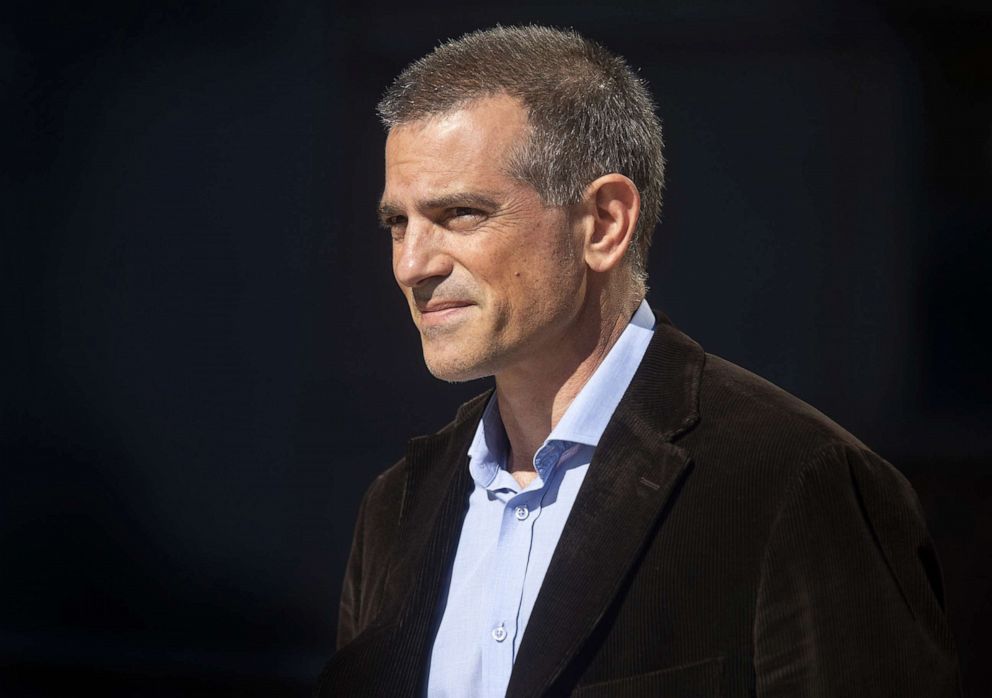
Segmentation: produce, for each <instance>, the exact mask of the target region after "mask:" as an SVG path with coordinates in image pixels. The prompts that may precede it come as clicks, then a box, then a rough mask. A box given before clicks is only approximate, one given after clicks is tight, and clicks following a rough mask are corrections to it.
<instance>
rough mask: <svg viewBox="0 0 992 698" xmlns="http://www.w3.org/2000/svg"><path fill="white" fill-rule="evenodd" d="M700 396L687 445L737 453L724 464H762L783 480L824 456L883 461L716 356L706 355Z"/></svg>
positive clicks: (806, 407) (811, 410)
mask: <svg viewBox="0 0 992 698" xmlns="http://www.w3.org/2000/svg"><path fill="white" fill-rule="evenodd" d="M699 391H700V397H699V422H698V424H697V427H696V429H694V430H693V432H692V433H690V434H689V435H687V441H688V442H689V443H691V444H693V445H694V446H695V447H696V448H697V449H701V450H704V451H706V452H708V453H711V454H717V455H730V454H736V456H735V457H734V458H726V459H724V460H725V461H726V462H728V463H737V464H743V463H755V462H760V463H761V464H762V465H763V467H765V468H768V469H770V470H771V471H774V472H776V474H778V475H782V474H784V473H783V472H782V471H783V469H786V470H794V469H796V468H800V467H801V466H802V465H803V464H805V463H808V462H810V461H812V460H814V459H817V458H818V457H819V456H821V455H822V454H823V453H824V452H833V453H842V452H847V453H856V454H859V455H860V456H861V457H863V458H868V459H869V460H872V461H876V460H877V461H882V459H881V458H879V457H878V456H877V455H876V454H875V453H873V452H872V451H871V449H870V448H868V446H866V445H865V444H864V443H862V442H861V440H859V439H858V438H857V437H855V436H854V435H853V434H851V433H850V432H849V431H847V430H846V429H844V428H843V427H842V426H840V425H839V424H838V423H837V422H835V421H834V420H833V419H831V418H830V417H828V416H827V415H825V414H823V413H822V412H821V411H819V410H818V409H816V408H815V407H813V406H812V405H810V404H808V403H806V402H804V401H803V400H801V399H800V398H798V397H796V396H795V395H793V394H791V393H789V392H788V391H786V390H784V389H782V388H780V387H779V386H777V385H775V384H774V383H772V382H770V381H768V380H766V379H764V378H762V377H761V376H759V375H757V374H755V373H752V372H751V371H748V370H747V369H745V368H742V367H741V366H738V365H736V364H734V363H731V362H730V361H727V360H726V359H723V358H721V357H719V356H715V355H713V354H707V355H706V363H705V367H704V369H703V371H702V375H701V378H700V386H699ZM718 460H719V459H718ZM889 467H891V466H889ZM770 474H771V473H770Z"/></svg>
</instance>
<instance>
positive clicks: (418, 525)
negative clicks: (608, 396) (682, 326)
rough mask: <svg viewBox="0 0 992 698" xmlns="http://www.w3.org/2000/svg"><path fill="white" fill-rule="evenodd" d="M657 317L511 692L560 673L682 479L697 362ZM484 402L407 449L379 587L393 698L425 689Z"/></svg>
mask: <svg viewBox="0 0 992 698" xmlns="http://www.w3.org/2000/svg"><path fill="white" fill-rule="evenodd" d="M655 316H656V318H657V324H656V326H655V333H654V337H653V338H652V340H651V343H650V344H649V345H648V349H647V351H646V353H645V355H644V358H643V360H642V361H641V364H640V366H639V367H638V369H637V372H636V373H635V374H634V378H633V380H632V381H631V384H630V386H629V387H628V389H627V392H626V393H625V395H624V397H623V399H622V400H621V401H620V404H619V405H618V406H617V409H616V411H615V412H614V414H613V417H612V419H611V420H610V422H609V424H608V425H607V427H606V431H605V432H604V433H603V436H602V438H601V440H600V443H599V446H598V447H597V449H596V452H595V455H594V456H593V460H592V463H591V464H590V467H589V470H588V472H587V474H586V477H585V480H584V482H583V484H582V487H581V489H580V491H579V493H578V496H577V498H576V500H575V503H574V505H573V507H572V512H571V514H570V515H569V518H568V521H567V523H566V525H565V529H564V531H563V532H562V536H561V538H560V540H559V542H558V546H557V548H556V549H555V553H554V556H553V557H552V560H551V563H550V566H549V567H548V570H547V573H546V575H545V578H544V583H543V585H542V587H541V592H540V595H539V596H538V598H537V601H536V603H535V606H534V610H533V612H532V614H531V617H530V620H529V622H528V624H527V631H526V633H525V634H524V638H523V641H522V643H521V646H520V651H519V653H518V655H517V660H516V663H515V665H514V668H513V673H512V674H511V677H510V683H509V687H508V689H507V695H508V696H525V695H528V696H529V695H540V694H542V693H544V692H545V691H547V690H549V689H550V688H551V687H552V686H553V684H554V682H555V681H556V680H558V679H559V678H560V677H561V676H562V675H563V672H566V671H567V669H568V668H569V664H570V662H571V660H572V659H573V658H574V657H575V656H576V654H577V653H578V652H579V651H580V650H581V648H582V646H583V644H584V642H585V640H586V639H587V638H588V637H589V635H590V633H591V632H592V631H593V629H594V628H595V626H596V624H597V622H598V621H599V619H600V618H601V617H602V616H603V614H604V613H605V612H606V610H607V608H608V606H609V604H610V602H611V601H612V599H613V598H614V596H615V595H616V593H617V591H618V590H619V588H620V587H621V585H622V584H623V582H624V580H625V579H626V578H627V575H628V573H629V572H630V570H631V568H632V567H633V566H634V565H635V563H636V561H637V559H638V557H639V554H640V553H641V551H642V550H643V549H644V548H645V546H646V544H647V543H648V542H649V540H650V533H651V531H652V530H653V528H654V526H655V523H656V522H657V520H658V519H659V517H660V516H661V514H662V512H663V511H664V509H665V505H666V504H667V502H668V501H669V499H670V497H671V495H672V493H673V490H674V489H675V486H676V484H677V483H678V481H679V480H680V478H681V476H682V475H683V473H684V472H685V471H686V466H687V465H688V462H689V458H688V456H687V455H686V454H685V453H684V452H683V451H682V449H680V448H678V447H677V446H676V445H674V443H673V442H674V441H676V440H677V439H678V437H679V436H681V435H682V434H683V433H685V432H686V431H688V430H689V429H691V428H692V427H693V426H694V425H695V424H696V422H697V421H698V419H699V405H698V403H699V382H700V377H701V374H702V367H703V363H704V360H705V358H704V357H705V355H704V354H703V351H702V349H701V348H700V347H699V345H698V344H696V343H695V342H694V341H692V340H691V339H689V338H688V337H687V336H685V335H684V334H682V333H681V332H679V331H678V330H676V329H675V328H674V327H673V326H672V324H671V322H670V321H669V320H668V318H667V317H666V316H665V315H663V314H662V313H659V312H658V311H655ZM491 394H492V390H489V391H487V392H486V393H484V394H482V395H480V396H478V397H476V398H474V399H473V400H471V401H470V402H468V403H465V404H464V405H463V406H462V407H461V408H460V409H459V411H458V414H457V416H456V418H455V420H454V421H453V422H452V423H451V424H450V425H448V427H446V428H445V429H443V430H441V431H440V432H438V433H437V434H434V435H432V436H426V437H420V438H417V439H413V440H412V441H411V442H410V444H409V447H408V451H407V469H408V479H407V485H406V491H405V494H404V498H403V504H402V509H401V512H400V525H399V531H400V536H399V539H398V540H397V541H396V545H395V548H394V564H393V567H392V569H391V570H390V573H389V579H390V582H389V583H388V585H387V603H388V602H389V601H388V600H389V599H393V600H395V602H396V603H397V604H398V605H399V612H398V614H397V616H394V617H397V618H398V623H397V625H396V626H395V627H394V628H393V631H392V632H391V633H390V634H391V635H392V636H393V638H394V639H395V642H396V643H398V644H397V645H396V646H395V647H394V648H393V650H394V652H395V653H393V652H391V654H392V656H391V657H390V658H389V659H388V660H385V661H384V662H383V671H384V673H385V674H387V675H393V676H394V677H395V680H388V676H381V677H380V678H382V679H384V680H386V681H385V682H386V683H388V684H391V685H392V686H393V687H394V688H396V689H400V688H401V686H402V687H403V690H402V691H401V692H397V693H396V695H401V694H402V695H415V694H417V692H418V691H420V690H421V688H422V686H423V685H424V679H425V669H426V667H427V665H428V660H429V657H430V642H431V640H432V639H433V638H432V631H433V628H434V626H435V621H436V615H435V614H436V612H437V610H438V608H439V603H440V601H441V594H442V592H443V589H444V587H445V581H446V580H445V575H446V573H447V572H448V570H449V569H450V566H451V562H452V560H453V557H454V553H455V550H456V548H457V544H458V539H459V535H460V533H461V527H462V522H463V520H464V517H465V511H466V507H467V503H468V495H469V493H470V491H471V487H472V480H471V477H470V475H469V472H468V465H467V455H466V453H467V450H468V446H469V443H470V442H471V439H472V436H473V434H474V433H475V429H476V427H477V425H478V423H479V420H480V419H481V417H482V413H483V411H484V409H485V406H486V402H487V401H488V399H489V397H490V396H491ZM384 615H391V614H384ZM401 677H402V679H403V680H402V681H401ZM407 687H409V691H407V690H405V689H406V688H407Z"/></svg>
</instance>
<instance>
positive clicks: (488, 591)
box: [427, 301, 655, 698]
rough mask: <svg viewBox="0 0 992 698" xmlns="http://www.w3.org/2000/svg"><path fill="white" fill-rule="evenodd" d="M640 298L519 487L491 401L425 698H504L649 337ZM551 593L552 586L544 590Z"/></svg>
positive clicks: (475, 451)
mask: <svg viewBox="0 0 992 698" xmlns="http://www.w3.org/2000/svg"><path fill="white" fill-rule="evenodd" d="M654 323H655V319H654V315H653V314H652V312H651V308H650V307H648V304H647V302H646V301H641V305H640V306H639V307H638V309H637V312H636V313H634V317H633V318H632V319H631V321H630V323H629V324H628V325H627V328H626V329H625V330H624V331H623V333H622V334H621V335H620V338H619V339H618V340H617V342H616V344H614V345H613V347H612V348H611V349H610V351H609V353H608V354H607V355H606V358H604V359H603V361H602V362H601V363H600V365H599V366H598V367H597V368H596V371H595V372H594V373H593V375H592V377H591V378H590V379H589V380H588V381H587V382H586V384H585V385H584V386H583V387H582V390H581V391H579V394H578V395H577V396H576V397H575V400H573V401H572V404H571V405H569V407H568V409H567V410H566V411H565V414H564V415H563V416H562V418H561V420H560V421H559V422H558V424H557V426H555V428H554V429H553V430H552V432H551V434H549V435H548V438H547V439H546V440H545V441H544V443H543V444H542V445H541V447H540V448H539V449H538V450H537V453H536V454H534V469H535V470H536V471H537V477H536V478H534V480H533V481H532V482H531V483H530V484H529V485H528V486H527V487H526V488H524V489H521V488H520V486H519V485H518V484H517V481H516V480H514V479H513V476H512V475H511V474H510V473H509V472H508V471H507V470H506V456H507V451H508V447H509V444H508V442H507V437H506V431H505V430H504V429H503V422H502V420H501V419H500V414H499V405H498V403H497V400H496V397H495V395H494V396H493V398H492V399H491V400H490V401H489V405H488V406H487V407H486V411H485V412H484V414H483V416H482V420H481V421H480V422H479V426H478V428H477V429H476V433H475V439H474V440H473V441H472V445H471V446H470V447H469V451H468V455H469V470H470V472H471V474H472V479H473V480H474V481H475V487H474V489H473V491H472V493H471V495H470V496H469V504H468V512H467V513H466V515H465V523H464V524H463V526H462V532H461V537H460V539H459V542H458V550H457V551H456V553H455V560H454V563H453V565H452V569H451V576H450V581H449V584H448V589H447V597H446V599H445V601H443V602H442V603H444V609H443V613H442V615H441V620H440V624H439V626H438V630H437V634H436V635H435V639H434V645H433V648H432V650H431V663H430V670H429V673H428V680H427V694H428V696H429V697H430V698H442V697H443V698H466V697H468V696H472V697H473V698H502V697H503V696H504V695H505V694H506V686H507V684H508V683H509V680H510V672H511V671H512V669H513V662H514V661H515V660H516V656H517V651H518V650H519V649H520V641H521V639H522V638H523V635H524V630H526V628H527V620H528V619H529V618H530V613H531V611H532V610H533V608H534V601H535V600H536V599H537V595H538V592H540V590H541V583H542V582H543V581H544V574H545V572H546V571H547V569H548V564H549V563H550V562H551V556H552V555H553V554H554V551H555V546H557V545H558V539H559V538H560V537H561V532H562V529H563V528H564V526H565V520H566V519H567V518H568V514H569V512H570V511H571V509H572V504H573V503H574V502H575V496H576V494H578V491H579V487H580V486H581V485H582V480H583V479H584V478H585V474H586V470H588V468H589V462H590V461H591V460H592V455H593V452H594V451H595V449H596V446H597V444H599V439H600V437H601V436H602V435H603V431H604V430H605V429H606V424H607V423H608V422H609V421H610V417H612V416H613V411H614V410H615V409H616V406H617V404H618V403H619V402H620V398H621V397H622V396H623V394H624V392H625V391H626V390H627V386H628V385H629V384H630V380H631V378H633V376H634V372H635V371H636V370H637V366H638V365H639V364H640V362H641V359H642V358H643V356H644V352H645V350H646V349H647V346H648V343H649V342H650V341H651V336H652V335H653V334H654ZM547 593H549V594H553V593H554V589H549V590H548V592H547Z"/></svg>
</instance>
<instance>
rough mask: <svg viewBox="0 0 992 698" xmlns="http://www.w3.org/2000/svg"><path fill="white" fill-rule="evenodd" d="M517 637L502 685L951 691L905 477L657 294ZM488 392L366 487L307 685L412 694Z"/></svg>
mask: <svg viewBox="0 0 992 698" xmlns="http://www.w3.org/2000/svg"><path fill="white" fill-rule="evenodd" d="M655 314H656V316H657V317H658V318H659V322H658V325H657V328H656V331H655V335H654V338H653V339H652V341H651V344H650V346H649V347H648V350H647V353H646V354H645V356H644V359H643V361H642V362H641V365H640V367H639V368H638V370H637V373H636V375H635V376H634V379H633V381H632V382H631V384H630V387H629V388H628V390H627V392H626V394H625V395H624V397H623V400H622V401H621V402H620V404H619V406H618V407H617V410H616V412H615V413H614V415H613V418H612V419H611V421H610V423H609V426H607V428H606V431H605V432H604V434H603V436H602V439H601V440H600V443H599V446H598V447H597V449H596V452H595V455H594V457H593V460H592V463H591V465H590V466H589V470H588V472H587V474H586V478H585V481H584V482H583V484H582V488H581V490H580V491H579V493H578V497H577V498H576V500H575V504H574V506H573V508H572V512H571V515H570V516H569V519H568V522H567V524H566V525H565V529H564V531H563V532H562V535H561V539H560V541H559V543H558V547H557V549H556V550H555V553H554V557H553V558H552V560H551V564H550V566H549V567H548V570H547V574H546V576H545V578H544V584H543V586H542V588H541V593H540V595H539V596H538V598H537V602H536V604H535V606H534V609H533V612H532V614H531V617H530V620H529V622H528V624H527V629H526V632H525V634H524V637H523V639H522V641H521V645H520V650H519V653H518V655H517V660H516V663H515V664H514V667H513V673H512V675H511V677H510V683H509V687H508V689H507V696H513V697H516V696H542V695H554V696H558V695H575V696H582V697H585V698H593V697H595V696H631V697H633V696H672V697H677V698H688V697H696V696H753V695H758V696H803V697H820V696H837V697H840V696H843V697H845V698H853V697H861V696H872V697H873V696H900V697H905V696H956V695H959V688H958V685H959V679H958V668H957V658H956V656H955V651H954V648H953V642H952V639H951V637H950V634H949V631H948V627H947V622H946V619H945V616H944V612H943V598H942V589H941V574H940V569H939V565H938V562H937V558H936V555H935V554H934V550H933V547H932V544H931V541H930V538H929V536H928V533H927V529H926V524H925V522H924V519H923V515H922V513H921V511H920V507H919V503H918V501H917V498H916V496H915V494H914V492H913V490H912V489H911V487H910V486H909V484H908V483H907V482H906V480H905V479H904V478H903V477H902V476H901V475H900V474H899V473H898V472H897V471H896V470H895V469H893V468H892V466H890V465H889V464H888V463H886V462H885V461H884V460H882V459H881V458H879V457H878V456H877V455H875V454H874V453H872V452H871V451H870V450H869V449H868V448H867V447H865V446H864V445H863V444H862V443H861V442H859V441H858V440H857V439H855V438H854V437H853V436H851V435H850V434H848V433H847V432H845V431H844V430H843V429H841V428H840V427H838V426H837V425H836V424H834V423H833V422H832V421H830V420H829V419H828V418H826V417H825V416H824V415H822V414H821V413H819V412H817V411H816V410H814V409H813V408H811V407H809V406H808V405H806V404H805V403H803V402H801V401H800V400H798V399H796V398H794V397H792V396H791V395H789V394H787V393H785V392H784V391H782V390H780V389H779V388H776V387H775V386H774V385H771V384H770V383H768V382H766V381H764V380H762V379H761V378H758V377H757V376H755V375H753V374H751V373H748V372H747V371H745V370H743V369H741V368H739V367H737V366H735V365H733V364H731V363H728V362H727V361H724V360H722V359H720V358H717V357H715V356H711V355H707V354H704V353H703V351H702V349H701V348H700V347H699V345H697V344H696V343H695V342H693V341H692V340H691V339H689V338H688V337H686V336H685V335H684V334H682V333H680V332H679V331H678V330H676V329H675V328H674V327H672V325H671V324H670V323H669V322H668V321H667V319H665V318H664V316H663V315H661V314H660V313H657V312H656V313H655ZM488 397H489V395H488V394H486V395H481V396H479V397H478V398H476V399H474V400H472V401H470V402H468V403H466V404H465V405H463V406H462V408H461V409H460V410H459V412H458V415H457V417H456V418H455V420H454V421H453V422H452V423H451V424H449V425H448V426H447V427H445V428H444V429H442V430H441V431H440V432H438V433H437V434H434V435H432V436H427V437H422V438H417V439H414V440H412V441H411V442H410V445H409V449H408V452H407V455H406V457H405V458H404V459H403V460H401V461H400V462H399V463H397V464H396V465H395V466H393V467H392V468H390V469H389V470H387V471H386V472H385V473H383V474H382V475H380V476H379V478H378V479H377V480H376V481H375V482H374V483H373V484H372V486H371V487H370V489H369V491H368V492H367V494H366V495H365V498H364V500H363V502H362V507H361V511H360V513H359V518H358V524H357V528H356V530H355V538H354V544H353V547H352V552H351V558H350V560H349V562H348V569H347V575H346V579H345V585H344V591H343V594H342V600H341V617H340V625H339V629H338V651H337V653H336V654H335V655H334V656H333V657H332V658H331V659H330V661H329V662H328V663H327V666H326V667H325V669H324V671H323V673H322V674H321V676H320V679H319V684H318V687H317V695H319V696H366V695H368V696H416V695H421V694H422V692H423V686H424V685H425V678H426V670H427V666H428V660H429V657H430V649H431V643H432V641H433V637H432V632H433V629H434V628H435V626H436V619H437V613H438V610H439V609H438V605H439V599H440V598H442V597H443V592H444V589H443V586H444V584H445V578H446V573H447V572H448V570H449V568H450V565H451V562H452V559H453V556H454V552H455V548H456V545H457V542H458V538H459V534H460V532H461V524H462V520H463V517H464V515H465V511H466V506H467V503H468V495H469V493H470V491H471V489H472V480H471V477H470V475H469V472H468V467H467V456H466V452H467V449H468V445H469V443H470V441H471V439H472V436H473V434H474V432H475V429H476V426H477V424H478V422H479V419H480V418H481V416H482V411H483V408H484V407H485V404H486V400H487V399H488Z"/></svg>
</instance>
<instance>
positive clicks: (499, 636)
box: [493, 623, 506, 642]
mask: <svg viewBox="0 0 992 698" xmlns="http://www.w3.org/2000/svg"><path fill="white" fill-rule="evenodd" d="M493 639H494V640H496V642H502V641H503V640H505V639H506V628H504V627H503V624H502V623H500V624H499V625H497V626H496V627H495V628H493Z"/></svg>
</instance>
